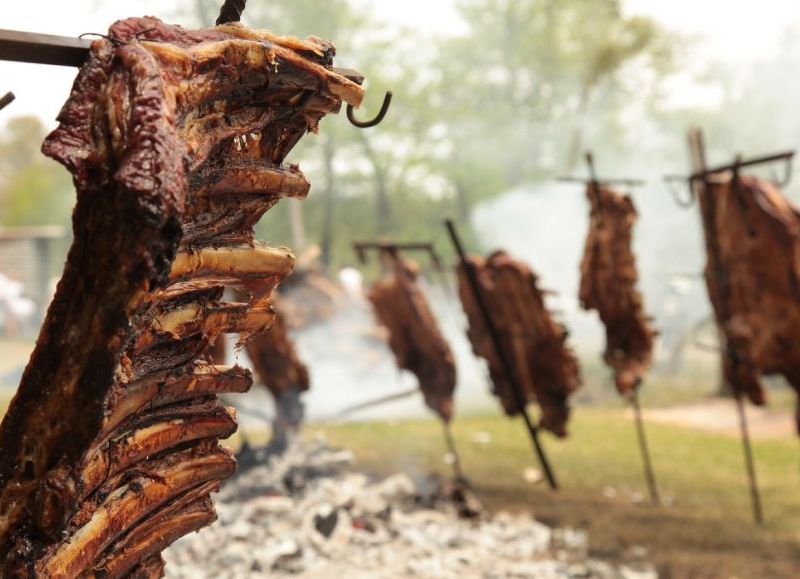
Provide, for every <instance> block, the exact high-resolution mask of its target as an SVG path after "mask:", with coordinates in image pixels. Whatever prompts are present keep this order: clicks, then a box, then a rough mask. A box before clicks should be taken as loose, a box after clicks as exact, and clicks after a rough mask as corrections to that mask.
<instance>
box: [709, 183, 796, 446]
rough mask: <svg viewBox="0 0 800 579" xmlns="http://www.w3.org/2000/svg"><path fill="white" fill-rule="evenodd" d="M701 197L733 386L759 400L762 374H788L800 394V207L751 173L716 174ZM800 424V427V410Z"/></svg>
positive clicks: (713, 292) (727, 374) (712, 287)
mask: <svg viewBox="0 0 800 579" xmlns="http://www.w3.org/2000/svg"><path fill="white" fill-rule="evenodd" d="M699 198H700V203H701V211H702V215H703V226H704V230H705V240H706V247H707V256H708V260H707V263H706V268H705V278H706V285H707V288H708V294H709V297H710V299H711V303H712V305H713V308H714V314H715V318H716V321H717V325H718V327H719V329H720V333H721V334H722V336H723V338H724V339H723V342H724V343H723V373H724V379H725V381H726V383H727V384H728V385H729V386H730V387H731V388H732V389H733V390H734V393H735V394H737V395H743V396H746V397H747V398H749V399H750V401H751V402H753V403H754V404H757V405H763V404H764V403H765V402H766V392H765V391H764V388H763V386H762V385H761V381H760V379H759V378H760V376H761V375H782V376H783V377H784V378H786V380H787V381H788V382H789V384H791V385H792V387H793V388H794V389H795V390H797V391H798V393H799V394H800V343H798V340H797V336H798V334H800V209H798V208H797V207H796V206H795V205H794V204H793V203H791V202H790V201H789V200H788V199H787V198H786V197H784V196H783V194H782V193H781V192H780V190H779V189H778V188H777V187H776V186H775V185H774V184H772V183H770V182H769V181H766V180H764V179H760V178H758V177H753V176H749V175H741V176H739V177H737V178H731V177H730V176H725V175H716V176H714V178H711V179H710V180H709V183H708V190H707V191H706V192H705V194H703V195H701V196H700V197H699ZM797 422H798V431H800V408H798V413H797Z"/></svg>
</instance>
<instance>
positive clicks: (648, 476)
mask: <svg viewBox="0 0 800 579" xmlns="http://www.w3.org/2000/svg"><path fill="white" fill-rule="evenodd" d="M585 159H586V166H587V169H588V172H589V178H588V179H577V178H573V177H561V178H559V181H563V182H570V183H574V182H578V183H585V184H586V185H588V186H589V187H590V192H591V195H592V196H593V197H594V200H595V201H596V202H597V203H598V205H599V203H600V197H599V189H600V187H601V186H603V185H624V186H628V187H635V186H637V185H643V184H644V181H641V180H638V179H628V178H622V179H603V180H600V179H598V178H597V172H596V170H595V166H594V156H593V155H592V153H591V152H587V153H586V155H585ZM640 387H641V384H637V385H636V387H635V388H634V389H633V391H632V392H631V393H630V396H627V397H626V398H628V401H629V402H630V405H631V410H632V411H633V417H634V422H635V424H636V436H637V439H638V441H639V454H640V456H641V458H642V467H643V469H644V478H645V481H646V482H647V488H648V490H649V491H650V502H651V504H653V505H659V504H660V503H661V500H660V498H659V493H658V484H657V482H656V474H655V470H654V469H653V461H652V459H651V457H650V447H649V445H648V444H647V437H646V435H645V430H644V418H643V416H642V409H641V406H640V404H639V390H638V389H639V388H640Z"/></svg>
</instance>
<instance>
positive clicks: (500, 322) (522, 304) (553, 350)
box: [458, 251, 581, 436]
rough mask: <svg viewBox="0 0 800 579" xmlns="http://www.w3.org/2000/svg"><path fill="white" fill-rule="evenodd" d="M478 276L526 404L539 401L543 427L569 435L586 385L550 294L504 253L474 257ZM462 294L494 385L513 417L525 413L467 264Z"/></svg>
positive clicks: (474, 339) (472, 337)
mask: <svg viewBox="0 0 800 579" xmlns="http://www.w3.org/2000/svg"><path fill="white" fill-rule="evenodd" d="M469 259H470V262H471V264H472V267H473V268H474V269H475V272H476V274H477V278H478V282H479V284H480V290H481V295H482V296H483V299H484V301H485V302H486V304H487V307H488V309H489V313H490V315H491V317H492V320H493V325H494V327H495V328H496V329H497V331H498V333H499V335H500V341H501V343H502V347H503V348H504V350H505V352H507V353H508V354H509V358H510V359H511V361H512V363H513V368H514V372H515V379H516V382H517V384H518V385H519V386H520V388H521V389H522V394H523V396H524V399H525V401H526V402H533V401H536V402H538V404H539V406H540V407H541V410H542V415H541V425H542V427H543V428H546V429H548V430H550V431H551V432H553V433H554V434H556V435H558V436H566V434H567V431H566V424H567V419H568V418H569V403H568V399H569V396H570V394H572V393H573V392H574V391H575V390H577V389H578V387H579V386H580V384H581V377H580V368H579V366H578V361H577V360H576V358H575V355H574V354H573V352H572V350H571V349H570V348H569V346H568V345H567V343H566V340H567V332H566V330H565V328H564V326H562V325H561V324H559V323H557V322H555V321H554V320H553V317H552V315H551V314H550V312H549V311H548V310H547V307H546V305H545V300H544V297H545V296H544V291H543V290H541V289H540V288H539V281H538V278H537V277H536V275H535V274H534V273H533V272H532V271H531V270H530V269H529V268H528V267H527V266H526V265H525V264H523V263H522V262H520V261H518V260H516V259H513V258H512V257H511V256H509V255H508V254H507V253H506V252H504V251H496V252H494V253H492V254H491V255H490V256H489V257H488V258H487V259H482V258H479V257H471V258H469ZM458 279H459V283H458V290H459V295H460V297H461V303H462V305H463V307H464V311H465V312H466V314H467V319H468V321H469V330H468V331H467V335H468V337H469V340H470V342H471V343H472V349H473V351H474V352H475V354H477V355H478V356H481V357H482V358H484V359H486V360H487V362H488V364H489V374H490V376H491V379H492V384H493V386H494V388H493V390H494V394H495V395H496V396H497V397H499V398H500V401H501V403H502V405H503V408H504V410H505V411H506V413H507V414H508V415H509V416H513V415H515V414H518V413H519V412H520V408H519V405H518V404H517V401H516V398H515V396H514V391H513V390H512V386H511V384H510V383H509V381H508V379H507V378H506V374H505V372H504V371H503V366H502V364H501V361H500V358H499V355H498V353H497V350H496V349H495V344H494V342H493V340H492V338H491V336H490V334H489V332H488V331H487V329H486V326H485V324H484V320H483V316H482V315H481V311H480V309H479V308H478V304H477V302H476V301H475V297H474V295H473V293H472V288H471V286H470V284H469V282H468V280H467V277H466V273H465V271H464V268H463V266H462V267H460V268H459V270H458Z"/></svg>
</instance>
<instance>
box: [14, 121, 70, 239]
mask: <svg viewBox="0 0 800 579" xmlns="http://www.w3.org/2000/svg"><path fill="white" fill-rule="evenodd" d="M45 135H46V130H45V127H44V125H43V124H42V122H41V121H40V120H39V119H38V118H37V117H33V116H24V117H16V118H12V119H10V120H9V121H8V123H7V124H6V127H5V130H4V131H3V133H2V135H0V223H2V224H3V225H6V226H9V225H10V226H22V225H66V224H67V223H69V216H70V213H71V210H72V206H73V205H74V201H75V195H74V193H73V188H72V181H71V179H70V177H69V173H67V171H66V170H65V169H64V168H63V167H61V165H59V164H58V163H56V162H55V161H52V160H50V159H48V158H46V157H45V156H44V155H42V154H41V152H40V151H39V149H40V147H41V146H42V141H43V140H44V137H45Z"/></svg>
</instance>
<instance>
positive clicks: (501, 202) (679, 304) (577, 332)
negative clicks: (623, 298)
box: [473, 167, 711, 395]
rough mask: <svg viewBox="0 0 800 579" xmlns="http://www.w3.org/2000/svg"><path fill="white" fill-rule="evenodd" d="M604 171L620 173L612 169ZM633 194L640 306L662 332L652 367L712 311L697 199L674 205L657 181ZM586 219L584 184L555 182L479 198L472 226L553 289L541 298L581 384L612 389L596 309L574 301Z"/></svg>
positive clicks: (487, 244)
mask: <svg viewBox="0 0 800 579" xmlns="http://www.w3.org/2000/svg"><path fill="white" fill-rule="evenodd" d="M612 169H613V167H612ZM609 174H611V175H615V174H624V172H623V171H622V170H619V171H614V170H612V171H611V172H610V173H609ZM651 174H655V175H659V173H658V172H655V171H653V172H651ZM631 194H632V196H633V199H634V202H635V204H636V206H637V209H638V212H639V220H638V222H637V224H636V226H635V229H634V251H635V254H636V257H637V265H638V270H639V276H640V279H639V288H640V290H641V291H642V293H643V295H644V304H645V310H646V312H647V313H648V314H649V315H651V316H652V317H653V318H654V324H655V326H656V328H657V329H658V330H659V332H660V336H659V340H658V346H657V352H656V361H657V366H656V369H655V370H656V371H658V370H659V364H664V363H666V362H667V361H668V360H669V359H670V356H671V353H672V351H673V350H674V348H676V347H677V345H678V344H679V343H680V341H681V339H682V338H683V337H684V336H685V334H686V332H688V331H690V330H691V328H692V327H694V326H695V325H696V324H697V323H698V322H700V321H701V320H703V319H705V318H707V317H708V316H710V315H711V310H710V305H709V303H708V299H707V297H706V293H705V285H704V283H703V280H702V278H701V277H700V272H701V271H702V267H703V263H704V261H705V257H704V248H703V242H702V238H701V229H700V222H699V217H698V215H697V211H698V209H697V207H696V205H695V206H692V207H690V208H688V209H684V208H681V207H679V206H678V205H677V204H676V203H675V202H674V200H673V199H672V198H671V195H670V193H669V191H668V189H667V188H666V186H665V185H664V184H662V183H660V182H658V181H656V182H651V183H649V184H646V185H644V186H642V187H641V188H637V189H635V190H634V191H632V192H631ZM588 220H589V203H588V200H587V199H586V195H585V192H584V190H583V187H582V186H580V185H577V184H561V183H552V184H539V185H531V186H529V187H522V188H518V189H515V190H512V191H509V192H507V193H505V194H503V195H501V196H499V197H497V198H495V199H492V200H490V201H486V202H483V203H482V204H480V205H479V206H478V207H477V208H476V210H475V211H474V213H473V225H474V227H475V230H476V232H477V234H478V237H479V240H480V242H481V245H482V249H483V250H484V251H485V252H488V251H491V250H493V249H497V248H504V249H506V250H508V251H509V252H510V253H511V254H512V255H514V256H515V257H517V258H519V259H521V260H523V261H524V262H525V263H527V264H528V265H529V266H530V267H531V268H532V269H533V270H534V271H535V272H536V273H537V274H538V275H539V276H540V283H541V287H543V288H546V289H548V290H551V291H553V292H554V294H553V295H551V296H549V297H548V301H547V304H548V306H549V307H550V309H551V310H552V311H554V313H555V314H556V317H557V319H558V320H559V321H560V322H562V323H564V324H565V325H566V326H567V328H568V330H569V331H570V338H569V340H570V345H571V346H572V347H573V348H574V349H575V350H576V353H577V354H578V355H579V357H580V359H581V362H582V366H583V374H584V379H585V381H586V383H587V388H585V390H588V391H589V392H590V393H592V392H593V389H594V390H595V392H596V391H608V392H610V391H611V390H610V388H608V387H607V386H606V384H607V382H608V372H607V371H606V370H605V369H604V368H603V367H602V364H601V360H600V356H601V354H602V351H603V347H604V340H605V337H604V330H603V327H602V325H601V323H600V321H599V318H598V316H597V314H596V312H593V311H592V312H586V311H584V310H582V309H581V308H580V304H579V302H578V288H579V283H580V271H579V268H580V260H581V257H582V254H583V245H584V240H585V238H586V233H587V228H588ZM596 386H601V387H602V388H601V389H600V390H597V389H596V388H594V387H596ZM593 395H594V393H593Z"/></svg>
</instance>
